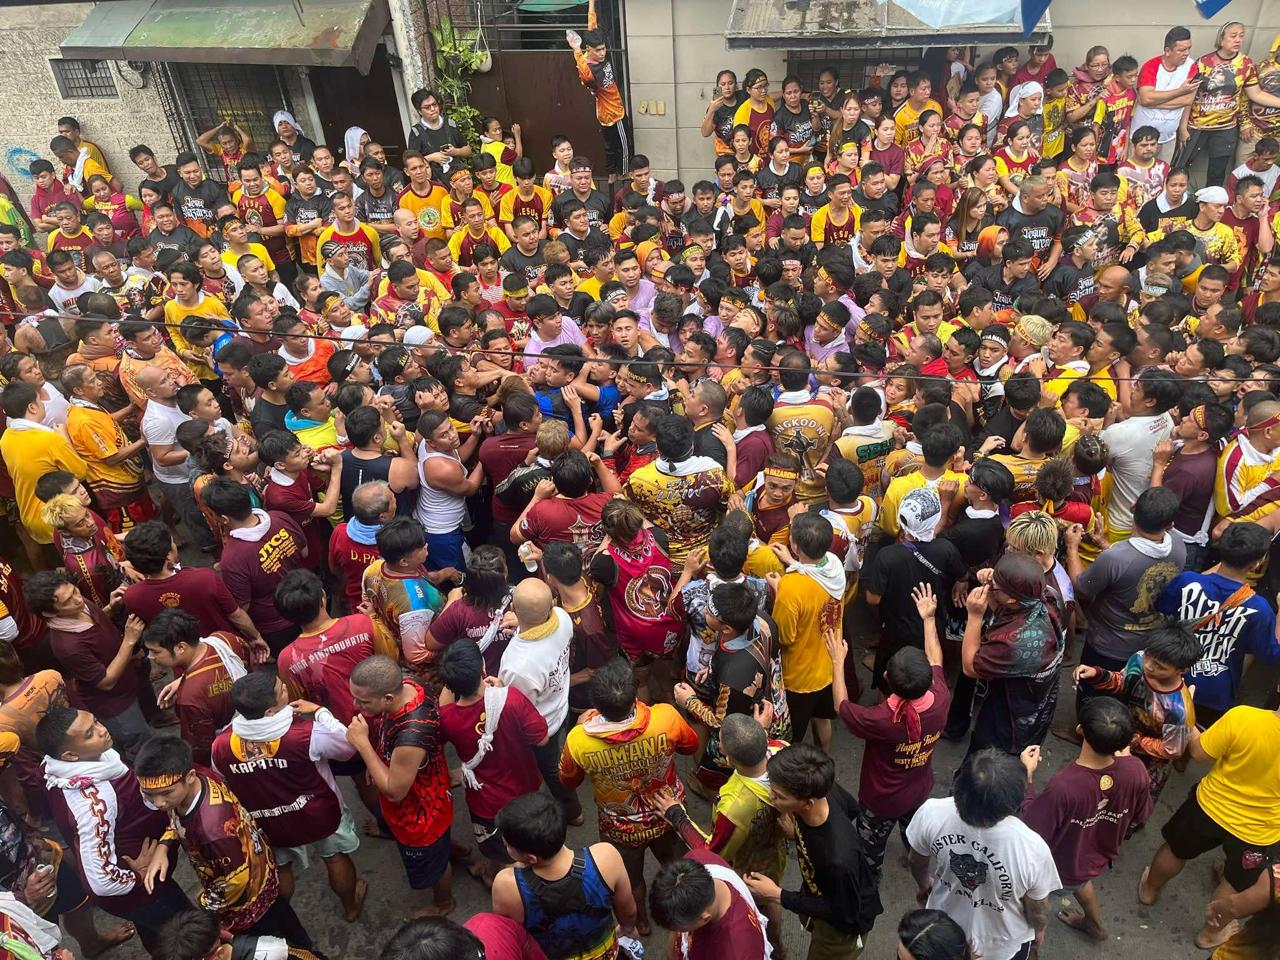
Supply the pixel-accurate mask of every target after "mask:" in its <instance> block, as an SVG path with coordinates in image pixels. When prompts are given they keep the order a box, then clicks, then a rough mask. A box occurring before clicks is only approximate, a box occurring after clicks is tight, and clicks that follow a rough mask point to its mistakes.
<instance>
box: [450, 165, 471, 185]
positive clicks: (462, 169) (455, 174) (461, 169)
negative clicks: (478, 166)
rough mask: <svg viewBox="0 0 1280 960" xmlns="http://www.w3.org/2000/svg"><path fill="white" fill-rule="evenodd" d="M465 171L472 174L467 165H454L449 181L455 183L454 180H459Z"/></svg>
mask: <svg viewBox="0 0 1280 960" xmlns="http://www.w3.org/2000/svg"><path fill="white" fill-rule="evenodd" d="M464 173H465V174H470V173H471V170H470V169H468V168H467V167H454V169H453V172H452V173H451V174H449V182H450V183H453V181H455V180H457V179H458V178H459V177H460V176H462V175H463V174H464Z"/></svg>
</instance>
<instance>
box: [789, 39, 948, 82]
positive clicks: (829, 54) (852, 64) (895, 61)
mask: <svg viewBox="0 0 1280 960" xmlns="http://www.w3.org/2000/svg"><path fill="white" fill-rule="evenodd" d="M923 57H924V49H923V48H922V47H894V48H891V49H874V50H792V51H790V52H789V53H788V54H787V72H788V73H794V74H795V75H796V76H797V77H799V78H800V81H801V83H803V84H804V89H806V90H816V89H817V87H818V74H819V73H820V72H821V71H822V69H823V67H828V66H830V67H835V69H836V71H837V72H838V74H839V76H840V85H841V87H843V88H844V89H848V90H861V89H863V88H864V87H866V86H869V85H870V83H871V78H872V77H873V76H875V72H876V67H877V66H879V65H880V64H882V63H889V64H892V65H893V67H894V69H895V70H916V69H918V68H919V66H920V61H921V59H922V58H923ZM769 79H770V81H772V80H773V78H772V77H770V78H769ZM778 79H779V80H781V79H782V78H781V77H779V78H778ZM886 84H887V80H886Z"/></svg>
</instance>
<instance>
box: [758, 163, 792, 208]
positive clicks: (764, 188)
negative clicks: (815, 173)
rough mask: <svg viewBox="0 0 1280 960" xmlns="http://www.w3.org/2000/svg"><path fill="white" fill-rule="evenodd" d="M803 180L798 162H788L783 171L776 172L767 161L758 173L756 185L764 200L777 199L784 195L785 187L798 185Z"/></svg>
mask: <svg viewBox="0 0 1280 960" xmlns="http://www.w3.org/2000/svg"><path fill="white" fill-rule="evenodd" d="M802 182H803V174H802V172H801V170H800V165H799V164H798V163H788V164H787V169H786V170H784V171H783V172H782V173H775V172H774V169H773V167H771V166H769V165H768V164H767V163H766V164H765V165H764V166H763V167H761V168H760V172H759V173H757V174H756V187H758V188H759V190H760V197H761V199H763V200H777V199H778V198H779V197H780V196H782V188H783V187H787V186H792V187H798V186H800V184H801V183H802Z"/></svg>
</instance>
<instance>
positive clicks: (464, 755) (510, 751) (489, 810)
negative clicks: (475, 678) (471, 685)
mask: <svg viewBox="0 0 1280 960" xmlns="http://www.w3.org/2000/svg"><path fill="white" fill-rule="evenodd" d="M483 729H484V700H482V699H481V700H477V701H476V702H475V703H471V704H468V705H466V706H465V707H464V706H461V705H460V704H457V703H446V704H441V706H440V732H441V734H442V735H443V736H444V738H445V739H446V740H448V741H449V742H450V743H452V744H453V748H454V749H455V750H457V751H458V758H459V759H460V760H462V761H463V762H464V763H465V762H466V761H467V760H470V759H471V758H472V757H473V756H475V753H476V744H478V743H479V742H480V734H479V733H477V732H476V731H477V730H483ZM546 735H547V721H545V720H543V719H542V714H540V713H538V710H537V708H536V707H535V706H534V705H533V704H532V703H530V702H529V698H528V697H526V696H525V695H524V694H523V693H521V692H520V691H519V690H517V689H516V688H515V687H507V702H506V704H505V705H504V706H503V708H502V716H501V718H499V720H498V729H497V732H496V733H494V735H493V746H492V747H491V748H490V749H489V752H488V753H487V754H486V755H485V758H484V759H483V760H481V761H480V765H479V766H478V767H476V769H475V774H476V779H477V780H479V781H480V789H479V790H472V789H471V788H470V787H468V788H467V809H468V810H470V811H471V815H472V816H473V817H481V818H483V819H485V820H492V819H493V818H494V817H496V816H497V815H498V811H499V810H501V809H502V808H503V807H505V806H506V805H507V804H508V803H510V802H511V801H512V800H514V799H515V798H516V797H522V796H524V795H525V794H526V793H534V792H536V791H537V789H538V788H539V787H540V786H542V774H540V773H538V761H537V760H536V759H535V758H534V756H533V746H534V744H536V743H538V741H540V740H542V739H543V738H544V737H545V736H546Z"/></svg>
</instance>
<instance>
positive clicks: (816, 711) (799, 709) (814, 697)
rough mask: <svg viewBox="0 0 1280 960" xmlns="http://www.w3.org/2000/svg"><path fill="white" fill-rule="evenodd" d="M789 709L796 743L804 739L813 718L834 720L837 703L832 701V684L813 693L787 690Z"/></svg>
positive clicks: (792, 734)
mask: <svg viewBox="0 0 1280 960" xmlns="http://www.w3.org/2000/svg"><path fill="white" fill-rule="evenodd" d="M787 710H788V711H790V713H791V731H792V733H791V737H792V740H793V741H795V742H796V743H799V742H800V741H801V740H803V739H804V735H805V734H806V733H807V732H808V731H809V721H811V720H834V719H835V717H836V705H835V704H834V703H833V702H832V701H831V684H827V685H826V686H825V687H823V688H822V689H821V690H815V691H813V692H812V693H796V692H795V691H794V690H788V691H787Z"/></svg>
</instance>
